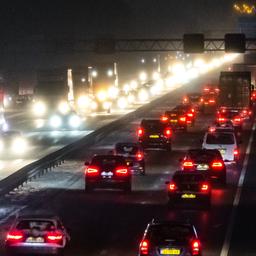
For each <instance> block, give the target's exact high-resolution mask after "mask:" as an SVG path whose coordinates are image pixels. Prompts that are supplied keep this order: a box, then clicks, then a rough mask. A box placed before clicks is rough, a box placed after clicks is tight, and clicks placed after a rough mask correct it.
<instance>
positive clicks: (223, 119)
mask: <svg viewBox="0 0 256 256" xmlns="http://www.w3.org/2000/svg"><path fill="white" fill-rule="evenodd" d="M218 121H219V122H226V118H225V117H219V118H218Z"/></svg>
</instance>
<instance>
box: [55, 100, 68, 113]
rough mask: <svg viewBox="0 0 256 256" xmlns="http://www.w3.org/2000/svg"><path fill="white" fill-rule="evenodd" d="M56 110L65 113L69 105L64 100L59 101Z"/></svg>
mask: <svg viewBox="0 0 256 256" xmlns="http://www.w3.org/2000/svg"><path fill="white" fill-rule="evenodd" d="M58 110H59V111H60V112H61V113H62V114H67V113H68V112H69V111H70V106H69V104H68V103H67V102H66V101H62V102H60V104H59V106H58Z"/></svg>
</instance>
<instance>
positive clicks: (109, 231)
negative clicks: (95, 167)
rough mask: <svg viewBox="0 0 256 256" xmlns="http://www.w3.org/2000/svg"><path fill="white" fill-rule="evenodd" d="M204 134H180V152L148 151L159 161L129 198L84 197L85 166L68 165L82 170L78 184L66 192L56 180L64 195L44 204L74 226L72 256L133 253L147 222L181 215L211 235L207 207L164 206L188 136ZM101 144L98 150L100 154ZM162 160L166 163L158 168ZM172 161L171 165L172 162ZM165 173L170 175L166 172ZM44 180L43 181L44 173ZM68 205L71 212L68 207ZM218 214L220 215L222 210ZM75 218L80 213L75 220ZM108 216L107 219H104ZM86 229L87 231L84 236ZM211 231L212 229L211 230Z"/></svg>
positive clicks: (115, 194)
mask: <svg viewBox="0 0 256 256" xmlns="http://www.w3.org/2000/svg"><path fill="white" fill-rule="evenodd" d="M202 123H206V122H205V120H202ZM202 123H201V122H200V123H198V124H199V127H200V128H202ZM119 134H120V135H119V137H121V138H123V136H124V134H125V133H122V132H120V133H119ZM202 134H203V131H202V132H201V134H199V133H198V132H196V133H195V136H194V134H193V132H191V133H188V134H177V140H180V142H179V144H178V145H177V146H175V145H174V152H175V154H177V155H173V154H169V153H163V152H160V151H159V152H150V153H149V155H147V157H148V158H149V159H148V161H149V162H152V163H155V165H153V164H150V168H149V169H148V175H146V177H141V176H135V177H134V182H133V189H134V192H133V194H132V195H129V196H126V195H123V194H120V193H119V192H96V193H94V194H92V195H85V194H84V191H83V188H84V184H83V177H82V175H81V173H80V177H79V171H81V170H82V169H80V168H82V166H81V167H80V168H78V167H76V168H74V167H73V168H70V166H67V167H66V168H67V169H68V170H70V169H73V170H79V171H78V173H77V175H78V176H77V178H78V180H77V182H75V183H74V185H73V186H72V187H69V190H68V191H66V190H65V188H66V185H67V184H65V183H64V184H63V188H62V189H61V187H57V186H56V184H54V186H53V187H54V188H55V189H50V188H49V189H48V193H54V191H56V188H57V189H58V190H60V191H61V193H60V195H59V196H58V197H56V198H55V199H54V200H53V201H50V202H49V201H47V203H44V204H43V205H41V208H42V209H49V210H52V209H54V210H55V211H56V212H58V213H59V214H60V216H62V217H64V219H65V220H66V222H67V225H68V226H69V227H72V241H73V243H72V246H71V247H70V251H69V253H68V255H84V253H88V254H89V255H99V254H104V255H132V254H135V253H136V251H137V246H138V241H139V239H140V236H141V235H142V232H143V230H144V228H145V226H146V223H147V222H148V221H149V220H150V219H151V218H153V217H159V218H161V217H162V218H175V219H177V218H179V219H180V218H181V216H182V218H181V219H183V220H184V219H187V218H190V219H192V221H193V222H195V224H196V225H197V226H199V229H200V230H203V231H202V232H200V233H202V236H203V237H207V236H206V235H208V234H209V233H208V232H209V229H207V227H208V225H207V224H208V223H209V222H210V220H211V217H210V216H212V215H214V219H215V216H216V215H217V214H212V213H210V212H207V211H203V212H201V211H199V214H198V210H197V209H193V208H192V209H191V210H189V211H187V210H186V209H185V210H183V209H177V210H176V209H171V210H170V209H168V208H167V206H166V202H167V197H166V193H165V185H164V181H165V180H168V179H169V178H170V176H171V174H172V173H173V172H174V171H175V170H177V169H178V165H179V163H178V161H177V159H178V158H177V157H181V156H182V154H183V153H184V151H183V149H184V147H186V146H187V141H188V138H191V137H195V138H194V141H199V138H200V136H202ZM179 135H180V138H179ZM128 137H129V135H128ZM113 139H114V138H112V139H111V140H112V142H113ZM115 139H117V140H119V139H120V138H117V136H116V137H115ZM100 148H101V147H100V145H99V146H98V147H96V148H94V149H95V151H97V152H98V151H99V150H100ZM107 149H108V148H107V146H106V145H104V144H103V145H102V149H101V150H102V151H106V150H107ZM176 151H177V152H176ZM178 153H180V154H178ZM160 162H161V164H162V163H163V164H162V165H160V166H159V163H160ZM170 163H171V164H172V165H171V166H170ZM67 164H68V163H67ZM163 167H164V168H165V170H164V169H163ZM63 169H64V170H65V172H66V171H67V169H65V166H63V168H60V170H62V174H61V176H62V177H63V174H64V173H65V172H64V173H63ZM170 170H171V171H170ZM166 171H168V172H169V173H168V174H166V173H165V172H166ZM43 178H44V179H45V178H46V177H43ZM49 180H52V179H49V178H48V179H46V182H47V184H48V183H49ZM55 180H59V179H58V178H57V179H56V177H55ZM216 191H217V192H216V193H219V192H218V190H216ZM229 192H230V191H229V190H227V193H228V194H226V192H225V191H224V193H223V194H220V196H219V200H220V201H219V200H217V205H218V204H220V205H221V204H223V202H222V201H221V200H230V198H229V197H230V196H231V197H232V195H231V194H232V193H229ZM214 193H215V191H214ZM35 198H36V196H35ZM35 198H34V200H35ZM73 198H76V200H72V199H73ZM74 201H75V202H74ZM60 202H62V203H60ZM63 202H64V203H63ZM214 204H215V203H214ZM67 209H69V210H68V211H67ZM71 209H72V210H71ZM216 212H217V213H218V211H216ZM80 214H81V215H80ZM78 215H79V216H78ZM219 215H221V216H219V219H221V220H223V216H222V215H223V211H222V213H220V214H219ZM73 216H76V217H75V219H74V218H73ZM102 216H103V217H102ZM102 218H103V219H102ZM106 219H107V220H108V221H106ZM215 225H216V224H215ZM218 225H219V223H218ZM97 226H100V227H101V232H100V234H99V232H97V231H95V227H97ZM81 227H84V228H81ZM131 227H133V228H131ZM85 230H86V234H84V232H85ZM124 230H125V231H124ZM205 230H206V231H205ZM127 231H128V232H127ZM123 232H124V234H123ZM204 232H205V234H204ZM211 232H213V231H212V230H211ZM217 233H218V232H217ZM113 234H114V235H113ZM216 236H217V234H216ZM218 236H219V234H218ZM131 237H132V238H131ZM95 241H100V245H99V244H98V243H95ZM208 246H209V244H208V243H207V242H206V248H208Z"/></svg>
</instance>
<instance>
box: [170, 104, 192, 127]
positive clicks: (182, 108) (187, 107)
mask: <svg viewBox="0 0 256 256" xmlns="http://www.w3.org/2000/svg"><path fill="white" fill-rule="evenodd" d="M174 110H176V111H179V112H183V113H184V114H185V115H186V122H187V124H188V125H190V126H194V124H195V119H196V110H195V107H194V106H193V105H192V104H178V105H177V106H176V107H175V108H174Z"/></svg>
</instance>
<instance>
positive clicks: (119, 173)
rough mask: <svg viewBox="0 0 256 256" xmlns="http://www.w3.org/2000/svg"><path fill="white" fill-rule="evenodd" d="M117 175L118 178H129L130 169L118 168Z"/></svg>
mask: <svg viewBox="0 0 256 256" xmlns="http://www.w3.org/2000/svg"><path fill="white" fill-rule="evenodd" d="M116 175H117V176H127V175H128V169H127V168H125V167H118V168H116Z"/></svg>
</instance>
